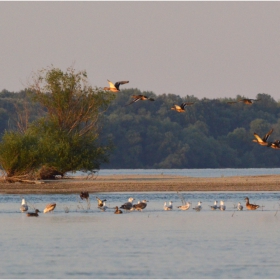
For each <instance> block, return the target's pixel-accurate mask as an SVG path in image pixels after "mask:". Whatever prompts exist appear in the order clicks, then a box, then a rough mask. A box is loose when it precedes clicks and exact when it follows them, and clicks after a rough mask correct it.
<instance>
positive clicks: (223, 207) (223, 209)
mask: <svg viewBox="0 0 280 280" xmlns="http://www.w3.org/2000/svg"><path fill="white" fill-rule="evenodd" d="M219 209H220V210H222V211H225V210H226V206H225V204H224V202H223V201H222V200H221V201H220V206H219Z"/></svg>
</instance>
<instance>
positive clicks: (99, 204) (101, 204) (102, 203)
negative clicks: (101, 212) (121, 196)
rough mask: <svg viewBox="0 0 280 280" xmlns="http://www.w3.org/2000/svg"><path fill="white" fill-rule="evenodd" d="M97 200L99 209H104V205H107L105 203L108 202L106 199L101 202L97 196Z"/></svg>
mask: <svg viewBox="0 0 280 280" xmlns="http://www.w3.org/2000/svg"><path fill="white" fill-rule="evenodd" d="M96 200H97V202H98V206H97V207H98V208H99V207H103V205H105V201H107V200H106V199H103V200H101V199H100V198H98V197H97V196H96Z"/></svg>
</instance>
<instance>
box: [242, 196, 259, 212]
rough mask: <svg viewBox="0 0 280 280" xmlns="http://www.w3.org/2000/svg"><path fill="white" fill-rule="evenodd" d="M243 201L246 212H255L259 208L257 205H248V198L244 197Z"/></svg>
mask: <svg viewBox="0 0 280 280" xmlns="http://www.w3.org/2000/svg"><path fill="white" fill-rule="evenodd" d="M245 201H246V208H247V209H248V210H256V209H258V208H259V207H260V206H259V205H256V204H251V203H249V198H248V197H245Z"/></svg>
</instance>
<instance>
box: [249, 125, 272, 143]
mask: <svg viewBox="0 0 280 280" xmlns="http://www.w3.org/2000/svg"><path fill="white" fill-rule="evenodd" d="M272 132H273V128H272V129H271V130H270V131H269V132H268V133H266V134H265V136H264V137H263V138H261V137H260V136H259V135H258V134H257V133H256V132H254V136H255V138H256V139H254V140H252V141H253V142H256V143H258V144H259V145H261V146H268V145H271V143H268V142H267V140H268V138H269V136H270V134H271V133H272Z"/></svg>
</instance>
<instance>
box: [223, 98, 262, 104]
mask: <svg viewBox="0 0 280 280" xmlns="http://www.w3.org/2000/svg"><path fill="white" fill-rule="evenodd" d="M259 100H261V99H250V98H242V99H239V100H237V101H229V102H227V104H235V103H237V102H243V103H244V104H247V105H251V104H253V102H255V101H259Z"/></svg>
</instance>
